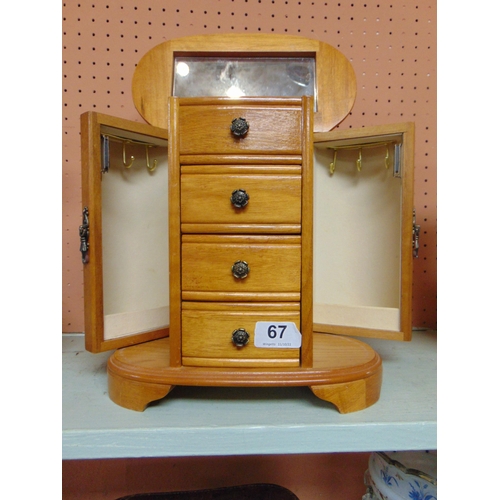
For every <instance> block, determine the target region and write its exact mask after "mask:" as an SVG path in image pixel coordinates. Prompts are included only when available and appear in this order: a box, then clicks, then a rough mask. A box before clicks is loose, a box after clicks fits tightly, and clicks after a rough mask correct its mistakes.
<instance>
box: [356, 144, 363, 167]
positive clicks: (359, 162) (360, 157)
mask: <svg viewBox="0 0 500 500" xmlns="http://www.w3.org/2000/svg"><path fill="white" fill-rule="evenodd" d="M361 151H362V148H359V155H358V159H357V160H356V168H357V169H358V172H361V161H362V159H363V157H362V155H361Z"/></svg>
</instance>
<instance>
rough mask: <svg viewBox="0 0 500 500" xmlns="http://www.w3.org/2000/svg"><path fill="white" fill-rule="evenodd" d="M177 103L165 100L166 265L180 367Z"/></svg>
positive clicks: (173, 354) (173, 359)
mask: <svg viewBox="0 0 500 500" xmlns="http://www.w3.org/2000/svg"><path fill="white" fill-rule="evenodd" d="M178 116H179V103H178V100H177V99H174V98H170V100H169V102H168V119H169V148H168V180H169V184H168V204H169V205H168V210H169V245H170V246H169V262H170V263H169V265H170V331H171V332H172V334H171V336H170V366H171V367H178V366H181V363H182V359H181V332H182V323H181V220H180V219H181V214H180V209H181V208H180V164H179V132H178V128H177V123H178Z"/></svg>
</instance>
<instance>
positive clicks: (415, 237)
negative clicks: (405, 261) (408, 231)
mask: <svg viewBox="0 0 500 500" xmlns="http://www.w3.org/2000/svg"><path fill="white" fill-rule="evenodd" d="M419 238H420V226H419V225H418V224H417V213H416V210H415V209H413V257H415V258H416V259H418V249H419V247H420V244H419Z"/></svg>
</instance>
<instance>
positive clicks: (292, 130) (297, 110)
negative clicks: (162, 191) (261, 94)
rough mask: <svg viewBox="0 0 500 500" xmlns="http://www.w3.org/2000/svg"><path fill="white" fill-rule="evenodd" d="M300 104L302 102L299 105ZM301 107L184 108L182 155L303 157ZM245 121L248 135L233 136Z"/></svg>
mask: <svg viewBox="0 0 500 500" xmlns="http://www.w3.org/2000/svg"><path fill="white" fill-rule="evenodd" d="M298 103H299V104H300V101H298ZM301 111H302V108H301V106H300V105H297V106H294V105H291V104H285V103H282V104H279V105H265V104H262V105H246V104H230V103H228V104H217V105H215V104H214V105H209V104H207V105H189V104H188V105H184V104H183V105H181V106H180V107H179V138H180V139H179V153H180V154H181V155H188V154H189V155H193V154H242V153H244V154H266V153H267V154H294V155H297V154H301V137H302V126H301V119H302V116H301ZM237 118H244V119H245V120H246V121H247V123H248V125H249V130H248V132H247V133H246V134H245V135H244V136H242V137H237V136H235V135H234V134H233V133H232V132H231V123H232V121H233V120H234V119H237Z"/></svg>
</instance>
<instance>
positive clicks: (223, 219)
mask: <svg viewBox="0 0 500 500" xmlns="http://www.w3.org/2000/svg"><path fill="white" fill-rule="evenodd" d="M301 187H302V182H301V176H300V175H213V174H183V175H181V223H183V224H184V223H188V224H192V223H199V224H300V220H301ZM235 191H236V193H235V194H234V195H233V192H235ZM242 192H244V193H242ZM237 195H240V198H241V197H242V198H243V201H242V202H240V200H239V198H238V196H237ZM231 200H233V201H231ZM245 201H246V204H244V203H245ZM243 204H244V206H240V205H243Z"/></svg>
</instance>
